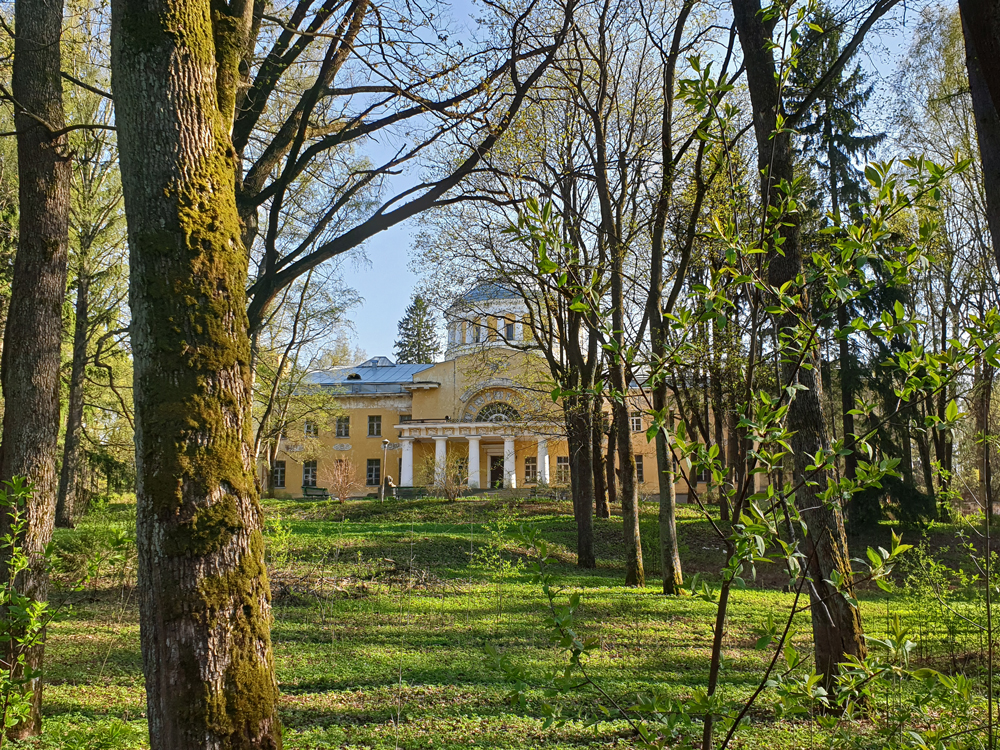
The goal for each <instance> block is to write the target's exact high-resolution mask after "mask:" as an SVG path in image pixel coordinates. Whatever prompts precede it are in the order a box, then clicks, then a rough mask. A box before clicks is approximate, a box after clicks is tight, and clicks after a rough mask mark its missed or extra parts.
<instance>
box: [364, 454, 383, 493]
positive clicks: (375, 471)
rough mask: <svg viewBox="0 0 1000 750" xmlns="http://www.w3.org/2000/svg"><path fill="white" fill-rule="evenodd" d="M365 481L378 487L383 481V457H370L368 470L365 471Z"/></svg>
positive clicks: (370, 485) (371, 485)
mask: <svg viewBox="0 0 1000 750" xmlns="http://www.w3.org/2000/svg"><path fill="white" fill-rule="evenodd" d="M365 483H366V484H367V485H368V486H369V487H378V486H379V485H380V484H381V483H382V459H381V458H369V459H368V470H367V471H366V472H365Z"/></svg>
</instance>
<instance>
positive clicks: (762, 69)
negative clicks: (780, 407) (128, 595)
mask: <svg viewBox="0 0 1000 750" xmlns="http://www.w3.org/2000/svg"><path fill="white" fill-rule="evenodd" d="M732 5H733V15H734V19H735V22H736V28H737V32H738V34H739V38H740V45H741V47H742V48H743V59H744V61H745V65H746V71H747V86H748V88H749V91H750V101H751V105H752V110H753V113H752V114H753V122H754V132H755V135H756V139H757V152H758V157H757V158H758V168H759V169H760V170H761V174H762V175H763V176H762V179H761V196H762V199H763V200H764V201H766V202H768V203H770V204H771V205H775V206H776V205H779V204H780V203H781V201H782V198H783V196H782V195H781V193H780V190H779V183H781V182H783V181H784V182H787V184H792V183H793V182H794V177H795V165H794V158H795V157H794V151H793V149H792V142H791V128H793V127H794V123H793V122H792V121H791V118H789V120H788V121H786V128H785V129H784V130H782V131H781V132H780V133H778V132H776V130H777V113H778V111H779V107H780V106H781V104H780V93H781V92H780V91H779V89H778V84H777V78H776V68H775V61H774V56H773V52H772V49H773V44H772V41H771V34H772V32H773V30H774V19H773V18H772V19H770V20H766V19H765V18H764V17H763V16H762V13H761V5H760V2H759V0H733V4H732ZM782 222H783V223H784V226H783V228H782V235H783V239H784V244H783V245H782V248H781V249H782V252H780V253H779V252H778V251H777V249H776V248H774V247H771V248H768V254H767V260H768V272H767V274H768V275H767V280H768V283H769V284H770V285H771V286H773V287H774V288H778V287H781V286H782V285H784V284H786V283H790V284H792V285H793V287H792V288H795V285H796V279H798V278H800V276H801V274H802V272H803V259H802V244H801V239H800V231H799V223H798V222H799V216H798V214H797V213H796V212H789V213H788V214H787V215H785V216H783V217H782ZM795 291H796V292H798V293H800V294H801V300H802V302H801V305H800V308H799V310H797V311H795V312H790V313H786V314H785V315H783V316H781V317H780V318H779V319H778V321H777V326H778V330H779V331H782V332H783V334H782V335H784V332H787V331H789V330H790V329H791V328H793V327H794V326H795V325H796V324H797V323H798V322H799V321H800V320H801V321H804V322H805V323H806V324H811V319H810V313H809V309H810V308H809V303H808V299H807V296H806V289H805V288H799V289H795ZM796 313H797V314H796ZM807 361H808V363H809V365H810V367H809V368H800V367H798V366H797V364H796V362H795V358H785V361H784V362H783V364H782V367H781V373H780V376H781V379H782V381H783V382H784V383H789V382H797V384H798V385H799V386H801V387H802V388H803V390H800V391H797V392H796V394H795V397H794V398H793V399H792V402H791V404H790V406H789V410H788V429H789V430H790V431H791V432H792V435H793V437H792V440H791V447H792V453H793V455H794V479H795V481H796V482H797V483H798V482H799V481H800V480H801V479H802V478H803V476H804V474H805V472H806V467H807V466H808V465H809V464H810V463H811V461H812V457H813V456H815V455H816V452H817V451H819V450H820V449H824V448H827V447H828V441H827V433H826V425H825V423H824V419H823V409H822V393H821V385H820V383H819V381H818V380H817V378H816V377H815V373H816V372H818V370H819V368H818V364H819V362H818V352H817V351H816V347H815V346H813V347H811V350H810V351H809V352H808V356H807ZM810 480H811V481H810V482H807V483H802V486H801V488H800V489H799V491H798V493H797V495H796V502H797V504H798V506H799V508H800V510H801V513H802V518H803V520H804V522H805V524H806V526H807V528H808V534H807V535H806V540H805V550H804V551H805V554H806V564H807V569H808V572H809V576H810V578H811V583H810V586H809V591H810V604H811V609H812V630H813V641H814V647H815V659H816V671H817V672H821V673H823V674H824V675H825V676H826V681H825V682H826V686H827V688H828V689H829V688H831V687H832V686H833V677H834V676H835V675H836V674H837V671H838V665H839V664H840V663H841V662H843V661H844V660H845V658H846V657H848V656H857V657H864V656H865V653H866V648H865V642H864V630H863V628H862V625H861V613H860V611H859V610H858V609H857V608H856V607H854V606H852V605H851V604H850V602H849V601H848V600H847V598H846V596H845V594H846V595H850V596H853V583H852V582H851V576H850V571H851V567H850V560H849V556H848V549H847V537H846V534H845V532H844V520H843V515H842V512H841V509H840V507H839V505H837V504H836V503H831V504H827V503H825V502H824V501H823V500H821V499H820V497H819V489H820V488H823V487H826V484H827V482H826V477H825V476H818V475H817V474H816V473H813V474H812V475H811V476H810ZM834 570H836V571H838V572H839V573H840V574H841V575H842V576H843V577H844V578H845V580H846V582H847V589H846V591H844V592H839V591H837V590H836V589H835V588H834V587H833V585H832V584H830V583H829V582H828V581H829V580H830V578H831V573H832V571H834Z"/></svg>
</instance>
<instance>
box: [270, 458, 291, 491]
mask: <svg viewBox="0 0 1000 750" xmlns="http://www.w3.org/2000/svg"><path fill="white" fill-rule="evenodd" d="M287 473H288V468H287V466H286V464H285V462H284V461H275V462H274V466H272V467H271V486H272V487H273V488H274V489H276V490H283V489H285V477H286V475H287ZM278 477H281V480H280V481H279V480H278Z"/></svg>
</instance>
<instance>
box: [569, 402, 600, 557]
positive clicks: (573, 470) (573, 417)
mask: <svg viewBox="0 0 1000 750" xmlns="http://www.w3.org/2000/svg"><path fill="white" fill-rule="evenodd" d="M563 404H564V405H563V413H564V414H565V417H566V438H567V442H568V443H569V462H570V465H569V479H570V485H571V487H572V491H573V514H574V515H575V516H576V564H577V566H579V567H581V568H596V567H597V561H596V560H595V559H594V465H593V460H592V455H591V425H590V404H588V403H587V399H586V398H585V397H584V396H580V395H574V396H569V397H567V398H566V399H564V401H563Z"/></svg>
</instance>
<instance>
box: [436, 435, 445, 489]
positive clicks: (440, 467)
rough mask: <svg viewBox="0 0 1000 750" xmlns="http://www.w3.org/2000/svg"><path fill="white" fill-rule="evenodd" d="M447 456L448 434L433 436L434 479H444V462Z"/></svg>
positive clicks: (437, 480) (439, 480)
mask: <svg viewBox="0 0 1000 750" xmlns="http://www.w3.org/2000/svg"><path fill="white" fill-rule="evenodd" d="M447 458H448V436H447V435H439V436H435V438H434V481H435V482H443V481H444V470H445V462H446V461H447Z"/></svg>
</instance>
